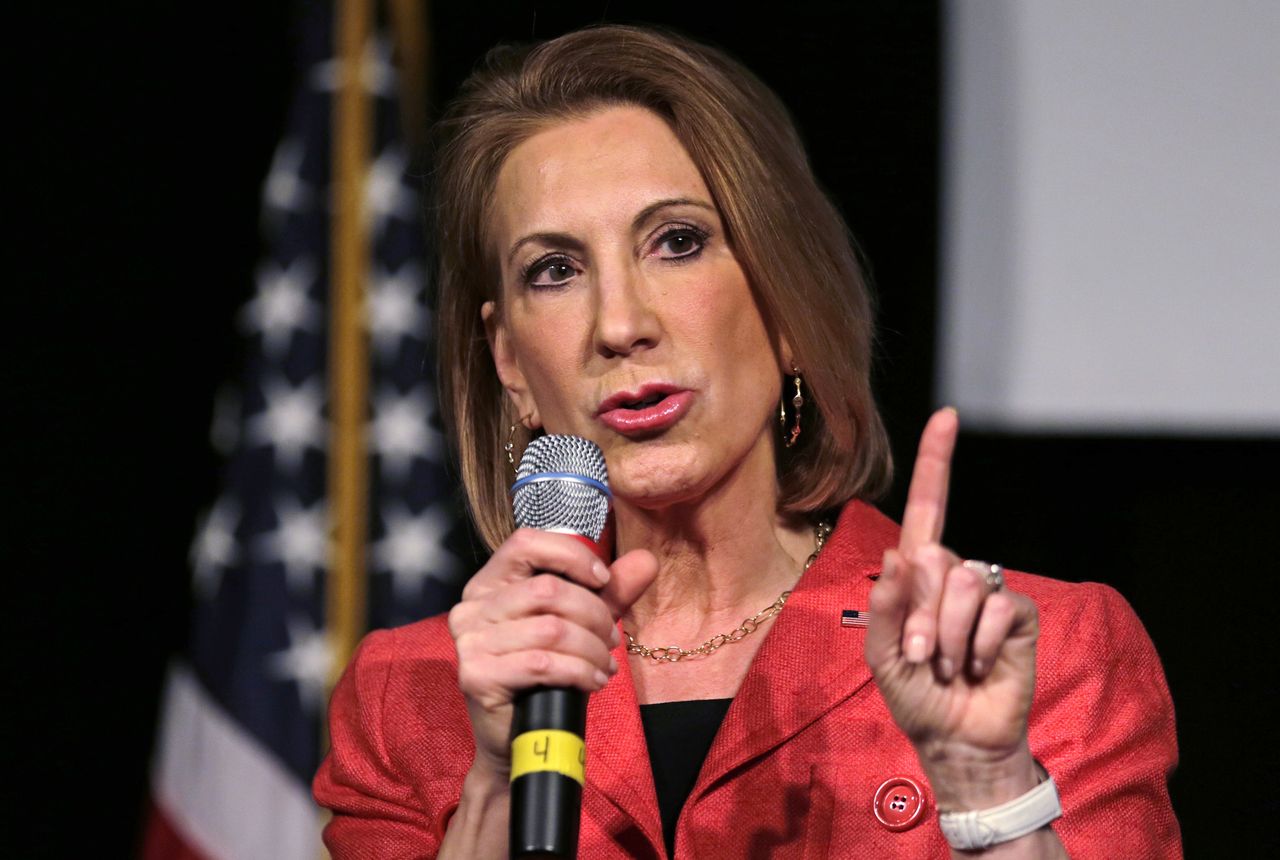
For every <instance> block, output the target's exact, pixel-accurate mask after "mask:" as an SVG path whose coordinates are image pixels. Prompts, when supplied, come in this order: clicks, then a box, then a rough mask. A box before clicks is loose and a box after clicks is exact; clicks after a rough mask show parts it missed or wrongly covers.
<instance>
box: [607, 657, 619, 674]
mask: <svg viewBox="0 0 1280 860" xmlns="http://www.w3.org/2000/svg"><path fill="white" fill-rule="evenodd" d="M617 671H618V658H617V657H615V656H613V655H612V654H610V655H609V674H610V675H613V674H616V673H617Z"/></svg>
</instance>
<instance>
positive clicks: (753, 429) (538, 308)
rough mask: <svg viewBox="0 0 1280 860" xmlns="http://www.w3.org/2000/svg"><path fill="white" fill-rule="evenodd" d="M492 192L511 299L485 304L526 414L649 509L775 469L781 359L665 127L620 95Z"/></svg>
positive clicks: (538, 143) (523, 148) (529, 149)
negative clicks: (578, 448)
mask: <svg viewBox="0 0 1280 860" xmlns="http://www.w3.org/2000/svg"><path fill="white" fill-rule="evenodd" d="M496 191H497V193H496V197H495V201H494V207H493V210H492V214H491V218H492V224H491V227H492V236H493V240H494V241H495V243H496V248H495V251H496V253H497V254H498V260H499V261H500V268H501V273H502V275H501V276H502V293H501V295H502V297H503V298H502V310H501V312H500V313H495V308H494V307H493V304H492V303H489V304H487V305H486V306H485V308H484V315H485V320H486V322H487V324H488V331H489V336H490V343H491V346H492V347H493V353H494V358H495V361H496V363H497V367H498V373H499V376H500V377H501V378H502V381H503V384H504V385H505V386H506V388H507V391H508V393H509V394H510V395H511V396H512V398H513V399H514V400H515V403H516V407H517V408H518V409H519V411H520V414H521V415H530V416H532V421H530V422H528V423H530V424H531V425H533V426H535V427H536V426H541V427H543V428H544V429H545V430H546V431H547V432H548V433H567V434H572V435H576V436H583V437H585V438H588V439H591V440H593V441H594V442H596V443H597V444H598V445H599V446H600V447H601V449H603V451H604V454H605V459H606V462H607V463H608V466H609V478H610V483H611V486H612V488H613V490H614V493H615V495H616V496H618V497H619V498H620V499H623V500H627V501H629V502H632V503H634V504H637V505H639V506H641V507H659V506H663V505H667V504H674V503H679V502H683V501H688V500H691V499H696V498H700V497H702V496H704V495H705V494H707V493H709V492H711V491H712V490H713V489H714V488H715V487H717V486H719V485H720V484H721V482H723V481H724V479H725V478H726V477H731V476H733V477H745V476H747V475H755V476H757V477H758V478H759V479H761V480H768V481H773V475H774V471H773V469H774V466H773V457H774V448H773V441H772V434H773V433H774V432H775V428H776V427H777V423H776V421H777V418H776V415H777V413H776V410H777V397H778V391H779V379H780V374H781V373H782V372H783V363H782V361H781V360H780V358H779V357H778V355H777V354H776V353H775V350H774V347H773V345H772V344H771V342H770V338H769V335H768V332H767V330H766V328H765V323H764V320H763V318H762V317H761V314H760V310H759V308H758V307H757V306H756V302H755V300H754V298H753V297H752V294H751V290H750V288H749V287H748V285H747V279H746V276H745V274H744V273H743V271H742V268H741V266H739V265H738V261H737V260H736V259H735V258H734V255H733V252H732V250H731V249H730V247H729V245H728V243H727V241H726V236H725V232H724V227H723V225H722V224H721V221H720V216H719V213H718V212H717V210H716V208H715V206H714V204H713V203H712V199H711V195H710V193H709V192H708V191H707V187H706V185H705V183H704V182H703V181H702V177H701V175H700V174H699V172H698V169H697V168H696V167H695V166H694V164H693V162H692V161H691V160H690V158H689V156H688V154H687V153H686V152H685V151H684V148H683V147H682V146H681V144H680V143H679V141H678V140H677V139H676V137H675V135H674V134H672V132H671V130H670V129H669V128H668V127H667V125H666V124H665V123H664V122H663V121H662V120H661V119H660V118H658V117H657V116H656V115H655V114H653V113H651V112H649V111H647V110H644V109H642V108H637V107H615V108H607V109H602V110H600V111H599V112H596V113H593V114H591V115H589V116H587V117H586V118H582V119H575V120H572V121H569V122H565V123H564V124H561V125H556V126H553V127H550V128H548V129H547V130H545V131H542V132H540V133H538V134H536V135H534V136H533V137H531V138H529V139H528V140H527V141H525V142H524V143H522V144H521V145H520V146H518V147H516V148H515V149H514V150H513V151H512V153H511V155H510V156H509V157H508V159H507V161H506V163H505V164H504V165H503V167H502V170H501V172H500V173H499V176H498V181H497V189H496ZM779 262H780V263H781V262H783V261H779ZM744 466H745V467H746V468H744Z"/></svg>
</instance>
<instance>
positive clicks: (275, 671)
mask: <svg viewBox="0 0 1280 860" xmlns="http://www.w3.org/2000/svg"><path fill="white" fill-rule="evenodd" d="M287 626H288V628H289V647H288V648H287V649H286V650H284V651H277V652H275V653H274V654H269V655H268V656H267V674H269V675H270V676H272V677H274V678H279V679H281V680H284V681H293V682H294V683H296V684H297V685H298V696H299V698H300V699H301V700H302V708H303V710H305V711H306V712H307V713H316V712H318V711H319V709H320V706H321V705H322V704H323V703H324V697H325V692H326V689H327V687H328V684H329V672H330V670H331V669H332V668H333V647H332V645H331V644H330V642H329V637H328V636H327V635H325V632H324V631H323V630H317V629H316V628H315V626H314V625H313V624H312V623H311V622H310V621H309V620H307V619H306V618H305V617H303V616H292V617H290V619H289V621H288V625H287Z"/></svg>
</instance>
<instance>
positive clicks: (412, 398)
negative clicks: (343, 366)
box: [370, 384, 441, 480]
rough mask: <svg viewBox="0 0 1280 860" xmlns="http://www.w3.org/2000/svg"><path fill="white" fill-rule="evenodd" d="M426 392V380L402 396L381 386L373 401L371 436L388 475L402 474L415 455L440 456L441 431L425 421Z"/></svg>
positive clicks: (427, 407) (426, 414)
mask: <svg viewBox="0 0 1280 860" xmlns="http://www.w3.org/2000/svg"><path fill="white" fill-rule="evenodd" d="M429 395H430V391H429V389H428V387H427V386H426V385H425V384H423V385H419V386H416V387H414V388H413V389H411V390H410V391H409V393H408V394H405V395H403V396H402V395H399V394H397V393H396V391H395V389H393V388H390V387H384V388H383V389H382V390H381V391H379V393H378V396H377V398H376V400H375V401H374V407H373V408H374V418H373V423H372V425H371V426H370V436H371V437H372V442H373V450H374V452H375V453H377V455H378V457H379V459H380V462H381V465H382V471H383V474H385V475H386V476H387V477H389V478H392V479H396V480H399V479H403V478H405V477H406V476H407V475H408V474H409V466H410V465H411V464H412V463H413V460H414V458H415V457H422V458H425V459H428V460H435V459H438V458H439V455H440V448H441V445H440V434H439V433H437V432H436V431H435V430H434V429H433V428H432V427H431V425H430V424H428V423H427V419H428V415H429V413H428V410H429V409H430V397H429Z"/></svg>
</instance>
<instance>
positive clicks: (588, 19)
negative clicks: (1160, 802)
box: [0, 0, 1280, 857]
mask: <svg viewBox="0 0 1280 860" xmlns="http://www.w3.org/2000/svg"><path fill="white" fill-rule="evenodd" d="M435 7H436V8H434V9H433V10H432V21H431V30H432V39H433V46H434V55H433V60H432V64H431V65H432V74H433V78H434V92H435V93H436V99H435V102H434V104H438V103H439V98H440V97H441V96H446V95H447V94H448V93H449V92H451V91H452V89H453V88H454V87H455V86H456V85H457V83H458V82H459V81H460V80H461V78H462V77H463V76H464V75H465V74H466V72H467V70H468V69H469V68H470V66H471V64H472V63H473V62H474V61H475V59H476V58H477V57H478V56H479V54H480V53H481V52H482V51H483V50H484V49H485V48H486V47H488V46H489V45H491V44H493V43H494V42H496V41H498V40H501V39H518V40H524V39H528V38H530V37H545V36H552V35H556V34H557V33H559V32H563V31H564V30H565V29H569V28H572V27H576V26H580V25H583V24H587V23H593V22H596V21H599V20H602V19H607V20H610V21H616V22H626V21H649V22H656V23H662V24H664V25H667V26H672V27H675V28H678V29H681V30H683V31H685V32H687V33H689V34H690V35H693V36H696V37H699V38H702V39H705V40H708V41H712V42H715V43H717V44H720V45H721V46H723V47H726V48H728V49H729V50H730V51H731V52H732V53H734V54H735V55H737V56H738V57H739V58H740V59H742V60H743V61H745V62H746V64H747V65H748V66H749V67H751V68H752V69H754V70H755V71H756V72H757V73H758V74H760V75H761V76H762V77H763V78H764V79H765V80H766V81H767V82H768V83H769V84H771V85H772V86H773V87H774V88H775V89H777V90H778V91H779V92H780V93H781V94H782V96H783V98H784V100H785V101H786V102H787V103H788V104H789V105H790V106H791V108H792V110H793V112H794V114H795V116H796V119H797V120H798V123H799V125H800V127H801V128H802V130H803V132H804V135H805V137H806V139H807V142H808V145H809V148H810V151H811V154H812V159H813V163H814V166H815V170H816V172H817V174H818V175H819V177H820V178H821V180H822V181H823V183H824V184H825V185H826V187H827V188H828V189H829V190H830V191H831V192H832V194H833V195H834V196H835V198H836V199H837V201H838V203H839V205H840V207H841V210H842V211H843V212H844V214H845V216H846V218H847V219H848V221H849V223H850V225H851V226H852V228H853V230H854V233H855V234H856V235H857V237H858V239H859V241H860V242H861V244H862V246H863V248H864V250H865V252H866V254H867V256H868V257H869V259H870V261H871V263H872V266H873V269H874V276H875V280H876V283H877V288H878V295H879V300H880V323H881V347H880V353H881V355H880V362H879V365H878V371H877V379H876V383H877V390H878V394H879V397H880V400H881V403H882V404H883V406H884V410H885V414H886V418H887V421H888V425H889V428H890V431H891V434H892V436H893V440H894V449H895V454H896V457H897V461H898V464H899V480H898V483H897V486H896V488H895V491H894V493H893V494H892V495H891V496H890V497H889V498H888V499H886V500H885V502H884V507H885V509H886V510H887V511H889V512H890V513H893V514H897V513H898V512H900V510H901V500H902V496H903V490H904V484H905V477H906V476H907V475H908V474H909V473H910V467H911V461H912V454H913V446H914V443H915V438H916V436H917V434H918V433H919V430H920V428H921V427H922V426H923V423H924V420H925V418H926V417H927V415H928V412H929V410H930V408H931V405H932V404H933V396H932V391H931V384H932V382H931V380H932V372H933V363H934V332H935V324H936V320H935V308H936V295H935V283H936V280H937V278H936V275H937V265H938V257H937V240H936V235H937V226H938V225H937V220H938V209H937V202H936V201H937V192H938V183H939V175H938V160H939V152H938V146H939V143H938V140H939V126H938V123H939V120H938V116H939V98H940V76H941V61H940V51H941V27H942V21H941V16H940V11H939V9H938V6H937V4H936V3H923V2H915V3H899V2H888V0H884V2H864V3H850V4H846V3H836V2H825V3H824V2H791V3H787V4H785V5H783V6H778V5H771V6H770V7H761V8H759V9H756V10H753V11H751V12H747V11H745V7H744V6H741V5H739V4H727V3H726V4H708V3H700V4H693V5H689V6H686V7H677V8H672V7H670V6H666V5H663V6H662V7H658V6H655V5H654V4H648V3H634V2H625V3H624V2H613V3H603V2H597V3H572V4H570V3H565V4H546V3H539V4H535V3H515V2H506V3H480V2H477V3H461V4H445V3H439V4H435ZM535 9H536V14H535ZM293 38H294V34H293V32H292V30H291V10H290V8H289V6H288V4H286V3H252V2H247V0H237V2H223V3H219V4H216V5H205V6H202V7H186V6H183V5H182V4H159V3H152V4H146V3H137V2H133V3H116V4H98V5H94V6H88V5H86V6H85V8H83V9H76V8H74V7H69V6H65V5H55V4H47V5H46V8H45V10H44V11H42V12H41V13H39V17H38V19H37V20H33V21H30V22H19V23H15V24H14V25H13V27H12V31H11V33H10V40H11V42H15V43H18V42H20V43H23V44H20V45H18V46H17V47H19V48H22V49H23V50H21V51H20V52H18V53H17V54H16V55H15V57H16V58H17V65H18V66H19V68H18V69H16V70H15V73H14V75H13V77H12V79H13V80H15V81H17V82H18V86H17V87H16V88H15V89H14V92H15V93H16V95H15V100H14V101H13V102H12V103H11V104H12V108H11V111H10V113H9V123H8V125H9V129H10V130H9V134H8V137H9V138H10V139H11V140H15V141H17V142H19V143H20V144H21V145H22V147H21V154H20V156H19V157H17V158H14V157H11V158H10V159H9V160H8V163H7V171H8V172H10V173H11V176H10V180H9V182H8V183H7V184H8V186H9V188H10V189H12V191H13V193H12V194H11V195H10V198H9V199H10V206H9V209H10V215H11V216H13V215H16V216H17V218H16V220H17V221H18V224H17V227H16V231H15V232H16V235H14V240H13V241H11V242H10V243H9V244H10V254H11V255H12V256H13V263H12V264H11V265H10V266H8V267H7V269H8V272H9V275H10V277H9V282H8V284H6V287H5V289H3V290H2V291H0V293H2V294H3V296H4V302H5V305H4V307H5V311H6V313H5V315H4V322H5V335H6V340H7V341H8V344H7V346H8V348H7V349H6V355H7V360H6V361H5V362H4V363H3V366H4V374H5V375H4V382H5V385H4V391H5V394H6V397H5V402H6V404H7V408H6V410H5V411H6V420H5V424H6V425H7V426H8V427H9V428H10V430H13V429H15V428H16V430H17V431H18V432H17V433H16V434H13V435H11V437H10V438H11V441H10V443H9V444H8V445H7V446H6V450H7V452H8V455H9V456H8V458H7V459H8V462H9V464H10V468H9V470H8V480H7V481H6V485H7V489H8V491H9V492H8V493H7V497H8V499H7V504H6V508H5V512H4V516H3V518H2V519H0V522H3V532H2V534H3V543H2V545H3V547H4V551H5V560H6V562H7V564H6V568H7V570H6V573H7V574H8V576H7V581H8V583H9V588H8V589H7V591H8V594H9V595H10V596H9V597H8V598H7V599H5V600H4V601H3V604H2V605H3V606H4V607H5V612H4V615H5V617H6V620H7V623H6V624H5V625H4V630H5V633H6V638H7V640H8V642H7V645H6V647H5V649H4V660H5V663H4V666H5V671H4V676H3V677H4V682H5V689H6V693H7V694H6V696H5V701H6V706H5V714H6V716H5V719H4V721H3V735H2V736H0V737H2V738H3V740H2V742H0V749H3V756H4V762H5V765H4V768H3V772H4V774H5V779H4V780H3V781H2V788H0V791H3V795H2V796H0V800H2V801H3V802H2V803H0V809H3V810H4V811H3V812H2V813H0V816H2V817H3V818H4V819H5V822H4V825H3V828H0V830H2V832H4V833H6V834H11V835H16V836H17V837H18V847H17V848H14V847H13V845H12V843H11V842H9V843H8V845H9V848H7V849H6V853H12V854H13V855H14V856H69V855H72V854H75V853H79V852H82V851H87V850H93V851H94V853H95V854H97V855H99V856H128V855H129V854H130V852H131V851H132V850H133V845H134V841H135V838H136V835H137V832H138V827H139V822H140V815H141V810H142V807H143V803H144V799H145V794H146V773H147V767H148V757H149V754H150V746H151V737H152V732H153V728H154V718H155V710H156V706H157V701H158V695H159V691H160V684H161V680H162V674H163V670H164V664H165V661H166V660H167V658H168V656H169V655H170V654H171V653H172V652H174V651H175V650H177V649H179V648H181V646H182V644H183V641H184V637H185V631H186V623H187V596H186V589H187V581H188V572H187V566H186V556H187V548H188V545H189V542H190V539H191V534H192V529H193V525H194V522H195V517H196V515H197V512H198V511H199V510H200V509H201V508H202V507H204V506H205V505H207V504H208V503H209V502H210V501H211V500H212V498H213V496H214V493H215V490H216V485H217V461H216V459H215V457H214V455H213V454H212V453H211V450H210V447H209V445H208V442H207V435H208V427H209V421H210V417H211V408H212V402H213V396H214V392H215V391H216V389H217V388H218V386H219V385H220V384H222V383H223V382H225V381H228V380H232V379H234V378H235V377H236V375H237V366H238V361H239V350H240V344H239V341H238V338H237V336H236V335H235V327H234V316H235V313H236V311H237V309H238V308H239V307H240V306H241V305H242V304H243V303H244V301H246V300H247V298H248V297H249V295H250V291H251V288H252V278H251V273H252V270H253V266H254V263H255V260H256V257H257V254H258V251H259V246H258V241H259V240H258V231H257V217H258V216H257V205H258V189H259V183H260V182H261V179H262V177H263V175H264V173H265V171H266V168H267V165H268V163H269V160H270V155H271V151H272V148H273V147H274V145H275V143H276V141H277V139H278V137H279V135H280V133H281V131H282V126H283V122H284V111H285V108H286V105H287V102H288V98H289V93H290V88H291V86H292V85H293V82H294V80H293V75H294V70H293V67H292V49H293ZM961 417H962V420H963V416H961ZM1278 476H1280V442H1277V441H1276V440H1275V439H1274V438H1273V439H1268V440H1260V439H1255V440H1248V439H1187V438H1148V437H1139V436H1134V437H1123V438H1118V437H1111V436H1106V437H1104V436H1070V437H1060V438H1059V437H1044V436H1034V437H1026V436H1007V437H1006V436H996V435H978V434H971V433H965V434H964V435H963V437H962V441H961V444H960V448H959V451H958V454H957V462H956V466H955V473H954V485H953V494H952V502H951V512H952V513H951V520H950V525H949V529H948V534H947V539H948V542H949V543H950V544H951V545H952V546H954V547H955V548H956V550H957V551H958V552H960V553H961V554H962V555H977V556H979V557H992V558H996V559H999V560H1001V561H1003V562H1005V563H1006V564H1008V565H1010V566H1014V567H1020V568H1023V569H1029V570H1034V571H1039V572H1044V573H1047V574H1050V575H1053V576H1057V577H1060V578H1064V579H1076V580H1084V579H1088V580H1097V581H1102V582H1107V583H1110V584H1112V585H1114V586H1116V587H1117V588H1118V589H1120V591H1121V592H1122V593H1123V594H1124V595H1125V596H1126V597H1127V598H1128V599H1129V600H1130V602H1132V603H1133V605H1134V607H1135V608H1136V609H1137V611H1138V613H1139V615H1140V616H1141V617H1142V618H1143V619H1144V621H1145V622H1146V624H1147V627H1148V630H1149V631H1150V632H1151V635H1152V637H1153V639H1154V640H1155V643H1156V646H1157V648H1158V649H1159V651H1160V653H1161V655H1162V657H1163V659H1164V663H1165V667H1166V671H1167V674H1168V678H1169V683H1170V687H1171V689H1172V691H1173V696H1174V702H1175V705H1176V707H1177V712H1178V721H1179V736H1180V743H1181V746H1182V764H1181V766H1180V768H1179V770H1178V772H1177V774H1176V775H1175V777H1174V780H1173V783H1172V791H1173V796H1174V802H1175V808H1176V810H1177V812H1178V813H1179V816H1180V818H1181V820H1182V823H1183V833H1184V838H1185V840H1186V846H1187V851H1188V854H1189V855H1190V856H1214V857H1217V856H1227V855H1228V854H1229V853H1231V852H1230V851H1229V850H1228V846H1251V847H1252V849H1253V850H1252V851H1251V852H1250V853H1253V852H1257V853H1259V854H1261V853H1263V848H1264V847H1270V848H1271V849H1273V851H1274V850H1275V849H1276V848H1277V847H1280V840H1278V839H1277V836H1276V833H1277V828H1276V826H1275V822H1276V821H1277V812H1280V805H1278V803H1277V792H1276V791H1275V790H1274V788H1271V787H1270V786H1271V784H1272V782H1273V780H1274V773H1275V771H1276V765H1277V756H1276V753H1275V751H1274V750H1275V737H1274V730H1275V727H1276V725H1277V724H1280V719H1278V718H1280V708H1277V705H1276V701H1275V696H1274V689H1275V673H1274V671H1272V670H1271V668H1270V667H1271V655H1272V649H1271V646H1270V643H1271V642H1272V638H1271V637H1272V635H1273V632H1274V630H1273V628H1274V627H1275V624H1276V613H1275V611H1274V608H1273V607H1274V605H1275V604H1274V602H1273V599H1272V598H1273V591H1274V589H1273V588H1272V587H1271V581H1272V578H1273V577H1274V576H1275V573H1276V562H1275V553H1274V552H1273V551H1269V550H1270V543H1271V542H1272V541H1273V540H1274V536H1275V534H1276V531H1277V530H1276V528H1275V522H1276V519H1277V514H1278V513H1280V491H1278V490H1277V477H1278ZM1080 623H1081V624H1082V625H1084V624H1088V623H1089V620H1088V619H1087V618H1082V619H1081V621H1080ZM15 852H16V853H15Z"/></svg>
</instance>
